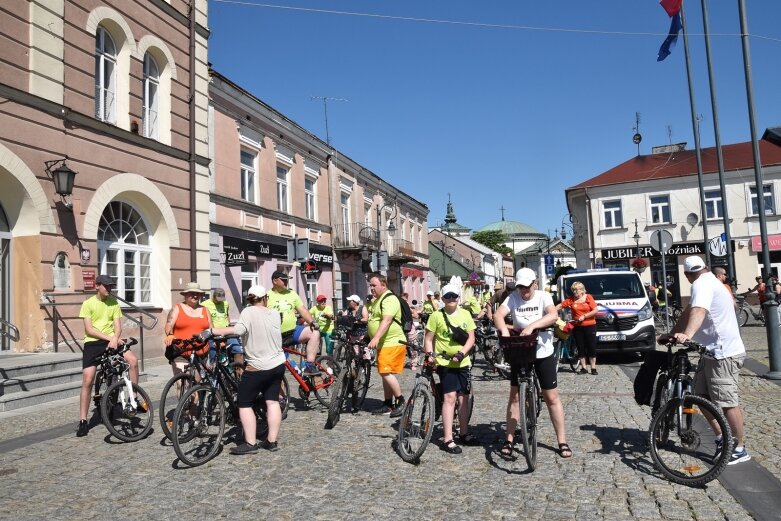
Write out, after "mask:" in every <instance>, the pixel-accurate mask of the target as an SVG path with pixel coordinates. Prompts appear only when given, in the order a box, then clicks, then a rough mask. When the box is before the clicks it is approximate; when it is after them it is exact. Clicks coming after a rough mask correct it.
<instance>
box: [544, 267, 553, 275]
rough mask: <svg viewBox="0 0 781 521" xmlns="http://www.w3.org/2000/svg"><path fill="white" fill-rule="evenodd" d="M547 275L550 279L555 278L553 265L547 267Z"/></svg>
mask: <svg viewBox="0 0 781 521" xmlns="http://www.w3.org/2000/svg"><path fill="white" fill-rule="evenodd" d="M545 275H547V276H548V277H551V276H553V264H546V265H545Z"/></svg>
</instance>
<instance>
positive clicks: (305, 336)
mask: <svg viewBox="0 0 781 521" xmlns="http://www.w3.org/2000/svg"><path fill="white" fill-rule="evenodd" d="M289 279H290V277H288V276H287V275H286V274H285V273H283V272H281V271H275V272H274V273H272V275H271V284H272V287H271V291H269V293H268V307H269V308H270V309H273V310H276V311H278V312H279V314H280V316H281V317H282V345H285V346H290V345H293V344H298V343H302V344H306V367H305V368H304V374H307V375H309V376H317V375H319V374H320V370H319V369H318V368H317V366H315V358H316V357H317V352H318V350H319V349H320V333H319V332H318V330H317V323H316V322H315V321H314V319H313V318H312V315H311V314H310V313H309V310H308V309H306V306H304V302H303V301H302V300H301V297H299V296H298V293H296V292H295V291H293V290H291V289H289V288H288V287H287V281H288V280H289ZM296 312H298V314H299V315H300V316H301V318H302V319H304V321H305V322H306V324H296V322H297V319H296Z"/></svg>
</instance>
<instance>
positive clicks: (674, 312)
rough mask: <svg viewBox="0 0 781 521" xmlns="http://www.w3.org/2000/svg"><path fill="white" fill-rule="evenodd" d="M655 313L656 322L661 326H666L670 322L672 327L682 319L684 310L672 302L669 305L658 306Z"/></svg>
mask: <svg viewBox="0 0 781 521" xmlns="http://www.w3.org/2000/svg"><path fill="white" fill-rule="evenodd" d="M653 313H654V320H655V321H656V323H657V324H659V325H660V326H664V325H665V324H666V323H668V322H669V324H670V326H673V325H675V323H676V322H678V319H679V318H681V313H683V308H682V307H681V306H679V305H678V304H677V303H675V302H670V303H669V304H668V305H666V306H664V305H662V306H658V307H657V308H656V310H655V311H654V312H653Z"/></svg>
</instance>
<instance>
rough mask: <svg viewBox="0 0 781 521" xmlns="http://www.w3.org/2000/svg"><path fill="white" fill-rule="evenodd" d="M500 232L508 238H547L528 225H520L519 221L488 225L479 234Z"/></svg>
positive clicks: (498, 222)
mask: <svg viewBox="0 0 781 521" xmlns="http://www.w3.org/2000/svg"><path fill="white" fill-rule="evenodd" d="M495 230H498V231H500V232H502V233H503V234H505V235H507V236H508V237H513V236H515V237H523V236H525V237H545V234H544V233H540V232H538V231H537V230H535V229H534V228H532V227H531V226H529V225H528V224H523V223H519V222H518V221H504V220H502V221H496V222H493V223H491V224H486V225H485V226H483V227H482V228H480V229H479V230H476V231H478V232H490V231H495Z"/></svg>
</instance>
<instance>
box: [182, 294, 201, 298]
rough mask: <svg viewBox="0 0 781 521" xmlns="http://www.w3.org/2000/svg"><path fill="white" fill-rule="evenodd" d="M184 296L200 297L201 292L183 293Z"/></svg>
mask: <svg viewBox="0 0 781 521" xmlns="http://www.w3.org/2000/svg"><path fill="white" fill-rule="evenodd" d="M184 296H185V297H194V298H200V296H201V294H200V293H185V294H184Z"/></svg>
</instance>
